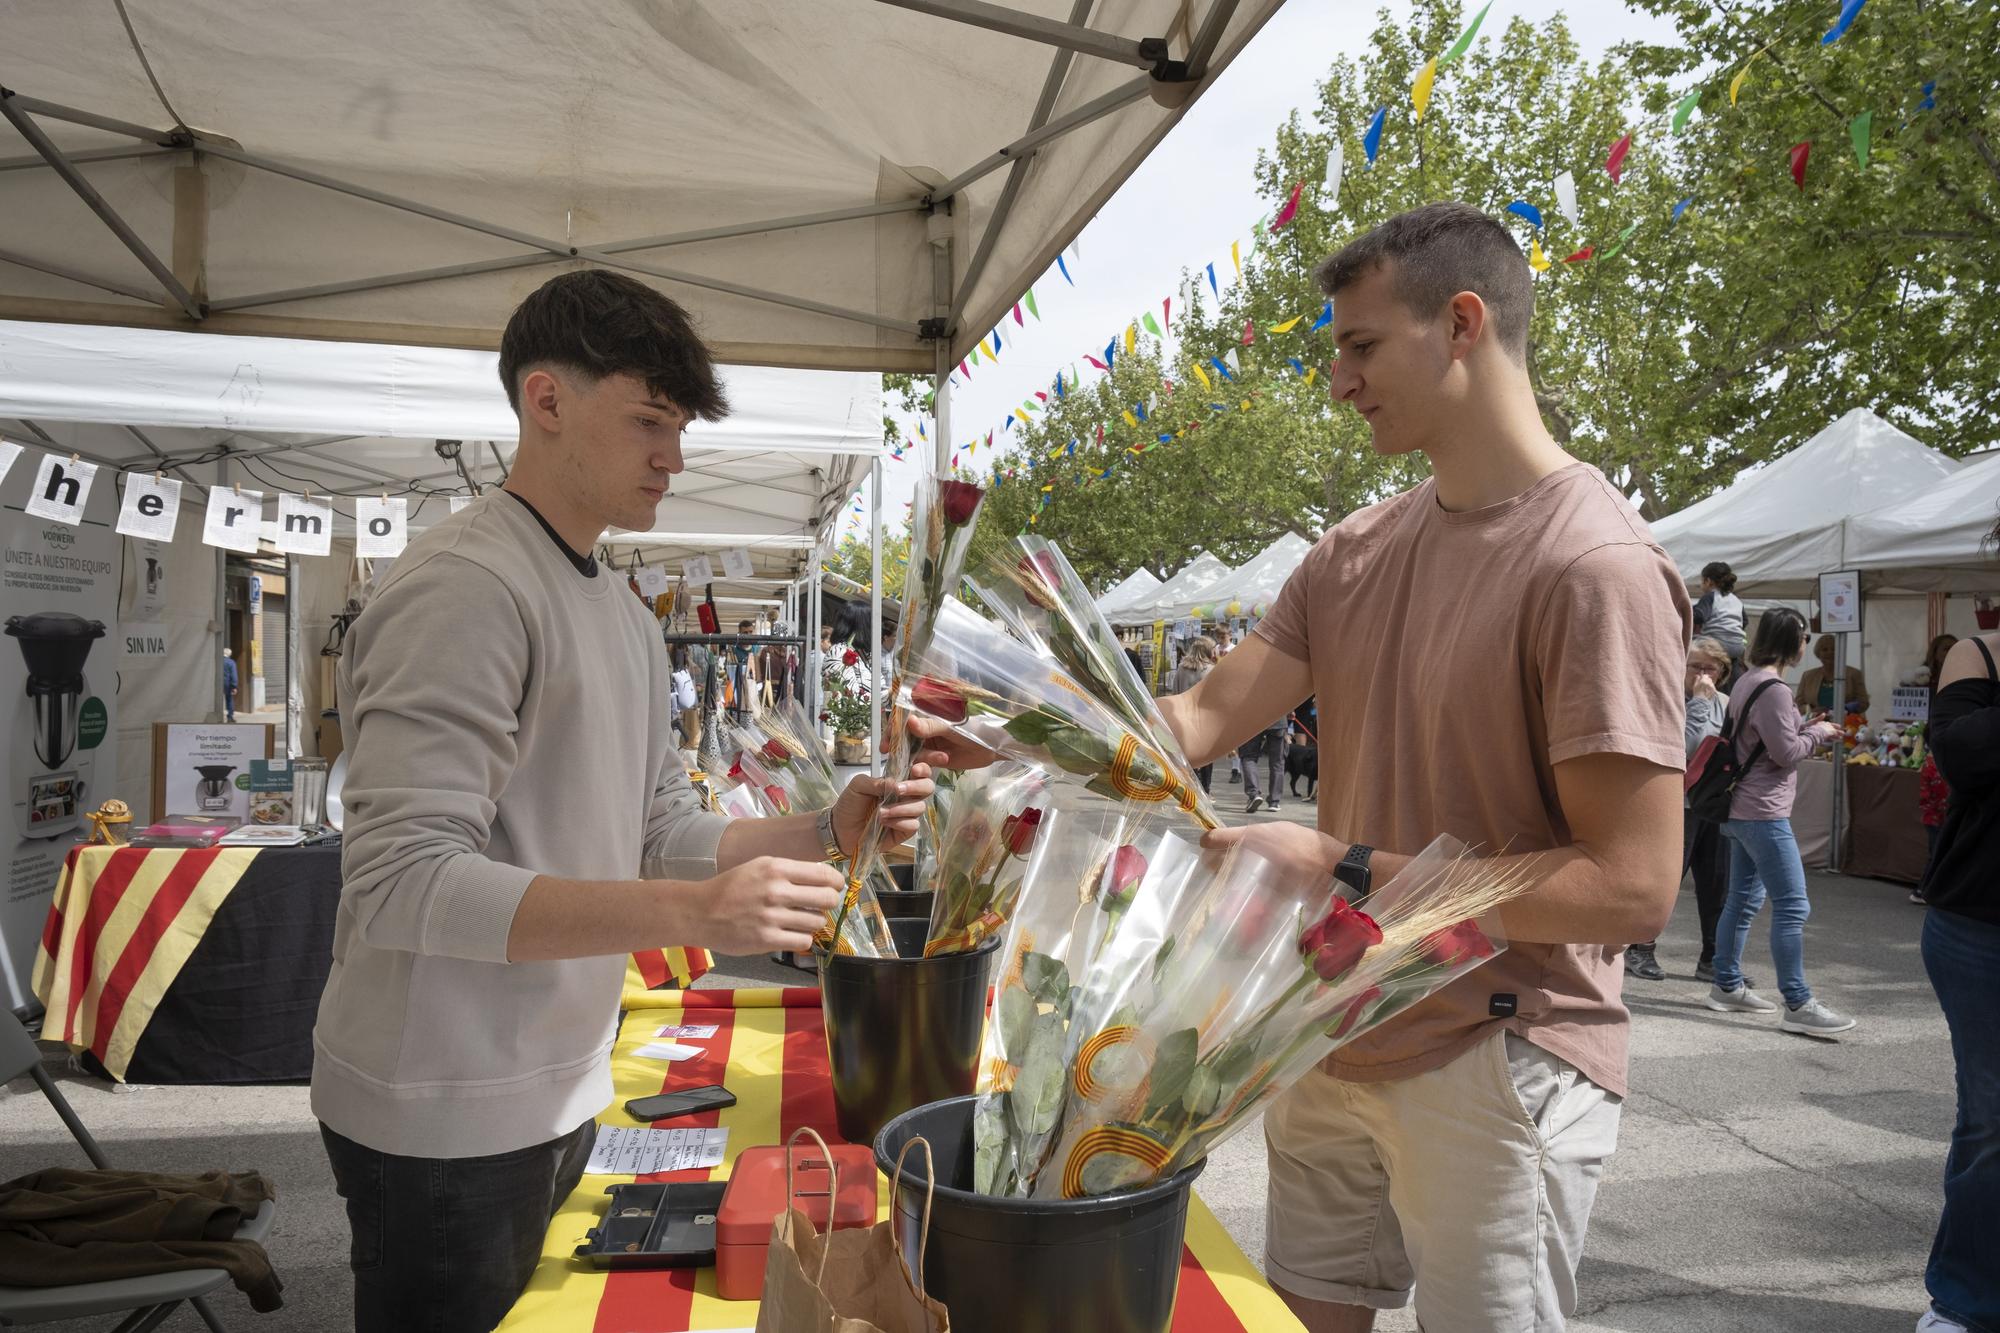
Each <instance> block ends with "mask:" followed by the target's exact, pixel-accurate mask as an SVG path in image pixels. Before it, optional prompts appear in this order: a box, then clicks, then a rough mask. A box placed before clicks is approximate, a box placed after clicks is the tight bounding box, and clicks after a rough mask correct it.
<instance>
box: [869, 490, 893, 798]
mask: <svg viewBox="0 0 2000 1333" xmlns="http://www.w3.org/2000/svg"><path fill="white" fill-rule="evenodd" d="M868 625H869V630H868V633H869V635H870V638H871V641H870V643H869V645H868V675H869V679H870V680H871V681H873V682H874V683H873V684H872V685H871V686H870V687H869V690H868V772H869V774H870V775H871V776H873V777H878V778H879V777H881V776H882V691H883V689H884V688H885V687H886V686H887V685H888V683H889V676H890V673H889V670H888V663H886V662H884V661H883V660H882V456H881V455H880V454H877V455H876V456H875V461H874V463H873V464H872V465H871V466H870V468H869V471H868Z"/></svg>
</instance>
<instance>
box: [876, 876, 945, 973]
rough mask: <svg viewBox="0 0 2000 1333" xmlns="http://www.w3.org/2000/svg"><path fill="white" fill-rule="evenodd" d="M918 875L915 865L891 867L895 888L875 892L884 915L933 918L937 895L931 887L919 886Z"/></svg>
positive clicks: (891, 877)
mask: <svg viewBox="0 0 2000 1333" xmlns="http://www.w3.org/2000/svg"><path fill="white" fill-rule="evenodd" d="M916 875H917V868H916V867H915V866H911V865H901V866H890V867H889V878H890V879H892V880H894V881H895V882H896V888H895V890H894V891H893V892H891V891H890V890H888V889H878V890H876V893H875V896H876V898H877V899H879V900H880V901H881V903H882V915H883V916H886V917H891V918H894V917H899V916H920V917H922V918H923V919H924V920H926V921H928V920H930V919H931V902H932V900H934V899H935V898H936V897H937V895H936V894H935V893H933V892H932V891H931V890H929V889H919V888H917V887H916ZM918 952H921V950H919V951H918Z"/></svg>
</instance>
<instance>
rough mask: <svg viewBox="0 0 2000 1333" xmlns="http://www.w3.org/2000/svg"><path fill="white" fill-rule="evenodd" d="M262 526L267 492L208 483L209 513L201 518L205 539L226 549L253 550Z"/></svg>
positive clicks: (203, 537) (210, 543)
mask: <svg viewBox="0 0 2000 1333" xmlns="http://www.w3.org/2000/svg"><path fill="white" fill-rule="evenodd" d="M263 527H264V492H262V491H239V490H237V489H236V488H235V487H233V486H211V487H209V489H208V513H207V514H205V515H204V516H203V517H202V521H201V539H202V540H203V541H205V542H207V543H208V544H209V545H210V546H220V547H221V548H222V549H223V550H225V551H244V552H254V551H255V550H256V549H257V538H258V537H259V536H260V535H261V534H262V530H263Z"/></svg>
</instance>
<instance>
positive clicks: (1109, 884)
mask: <svg viewBox="0 0 2000 1333" xmlns="http://www.w3.org/2000/svg"><path fill="white" fill-rule="evenodd" d="M1144 878H1146V858H1145V857H1144V856H1143V855H1141V854H1140V852H1139V849H1138V848H1137V847H1134V846H1132V845H1131V844H1129V843H1128V844H1126V845H1125V846H1123V847H1120V848H1119V849H1118V850H1117V851H1115V852H1113V853H1112V854H1111V864H1110V865H1108V866H1106V867H1105V868H1104V910H1105V911H1107V912H1122V911H1124V910H1125V909H1126V908H1128V907H1130V906H1131V905H1132V900H1133V899H1134V898H1136V897H1137V896H1138V895H1139V881H1140V880H1142V879H1144Z"/></svg>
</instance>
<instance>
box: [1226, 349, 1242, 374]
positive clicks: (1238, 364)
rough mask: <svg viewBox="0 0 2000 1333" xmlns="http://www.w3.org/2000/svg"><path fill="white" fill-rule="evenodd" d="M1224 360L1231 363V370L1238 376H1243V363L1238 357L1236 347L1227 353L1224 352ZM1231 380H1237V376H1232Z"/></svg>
mask: <svg viewBox="0 0 2000 1333" xmlns="http://www.w3.org/2000/svg"><path fill="white" fill-rule="evenodd" d="M1222 359H1223V360H1224V361H1226V362H1228V363H1229V368H1230V369H1231V370H1232V371H1234V372H1236V374H1237V375H1241V374H1242V373H1243V362H1242V360H1241V358H1239V357H1238V356H1237V355H1236V349H1235V348H1234V347H1232V348H1230V349H1229V350H1228V351H1227V352H1224V353H1223V354H1222ZM1231 378H1232V379H1233V378H1235V376H1231Z"/></svg>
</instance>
